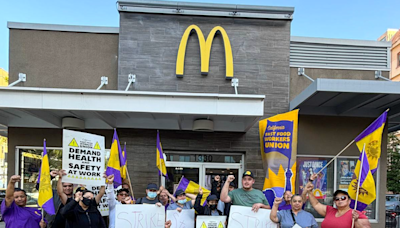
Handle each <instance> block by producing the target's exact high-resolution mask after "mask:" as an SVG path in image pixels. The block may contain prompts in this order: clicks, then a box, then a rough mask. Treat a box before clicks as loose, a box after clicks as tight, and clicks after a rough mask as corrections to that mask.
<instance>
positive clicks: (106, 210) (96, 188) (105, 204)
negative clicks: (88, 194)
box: [86, 185, 122, 216]
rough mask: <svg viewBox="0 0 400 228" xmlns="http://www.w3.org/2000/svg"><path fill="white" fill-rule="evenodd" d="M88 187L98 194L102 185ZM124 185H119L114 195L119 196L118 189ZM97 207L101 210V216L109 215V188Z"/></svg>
mask: <svg viewBox="0 0 400 228" xmlns="http://www.w3.org/2000/svg"><path fill="white" fill-rule="evenodd" d="M86 188H87V189H88V190H90V191H92V192H93V193H94V195H95V196H96V195H97V194H99V192H100V186H88V185H87V186H86ZM107 188H108V187H107ZM121 188H122V187H121V186H119V187H118V188H116V189H114V197H115V198H116V196H117V191H118V189H121ZM97 209H98V210H99V211H100V213H101V216H108V215H109V208H108V196H107V190H106V192H105V193H104V195H103V197H101V200H100V202H99V206H97Z"/></svg>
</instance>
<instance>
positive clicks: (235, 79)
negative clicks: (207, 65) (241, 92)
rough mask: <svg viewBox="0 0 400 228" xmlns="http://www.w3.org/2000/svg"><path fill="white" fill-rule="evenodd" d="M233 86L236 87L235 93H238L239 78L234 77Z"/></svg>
mask: <svg viewBox="0 0 400 228" xmlns="http://www.w3.org/2000/svg"><path fill="white" fill-rule="evenodd" d="M231 86H232V87H234V88H235V94H236V95H238V91H237V87H238V86H239V78H232V80H231Z"/></svg>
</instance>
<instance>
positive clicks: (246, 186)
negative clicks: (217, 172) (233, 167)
mask: <svg viewBox="0 0 400 228" xmlns="http://www.w3.org/2000/svg"><path fill="white" fill-rule="evenodd" d="M234 180H235V176H233V175H229V176H228V179H227V180H226V182H225V184H224V187H223V188H222V192H221V200H222V201H223V202H225V203H229V202H232V205H239V206H245V207H252V210H253V211H254V212H257V211H258V209H260V208H264V209H271V207H270V206H269V205H268V201H267V198H265V195H264V194H263V193H262V192H261V191H260V190H257V189H254V188H253V185H254V182H255V181H254V175H253V173H252V172H251V171H246V172H244V173H243V178H242V186H243V187H242V188H238V189H235V190H233V191H231V192H229V193H228V191H229V185H230V183H231V182H232V181H234Z"/></svg>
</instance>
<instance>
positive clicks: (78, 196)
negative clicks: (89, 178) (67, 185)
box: [75, 192, 83, 202]
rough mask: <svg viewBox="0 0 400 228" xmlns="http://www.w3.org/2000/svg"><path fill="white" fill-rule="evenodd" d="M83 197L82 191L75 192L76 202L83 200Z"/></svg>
mask: <svg viewBox="0 0 400 228" xmlns="http://www.w3.org/2000/svg"><path fill="white" fill-rule="evenodd" d="M82 199H83V197H82V192H77V193H75V201H76V202H79V201H81V200H82Z"/></svg>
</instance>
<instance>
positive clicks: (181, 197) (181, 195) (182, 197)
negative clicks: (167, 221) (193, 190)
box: [167, 189, 196, 212]
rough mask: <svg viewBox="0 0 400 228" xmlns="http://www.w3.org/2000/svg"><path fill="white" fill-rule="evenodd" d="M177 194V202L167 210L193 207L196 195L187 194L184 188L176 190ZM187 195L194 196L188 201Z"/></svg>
mask: <svg viewBox="0 0 400 228" xmlns="http://www.w3.org/2000/svg"><path fill="white" fill-rule="evenodd" d="M175 195H176V203H172V204H170V205H169V206H168V208H167V210H177V211H179V212H181V211H182V209H192V207H193V205H194V201H195V200H194V199H195V197H196V196H195V195H192V194H186V193H185V192H184V191H183V190H182V189H178V190H176V192H175ZM186 196H188V197H190V198H192V200H189V201H187V199H186Z"/></svg>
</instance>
